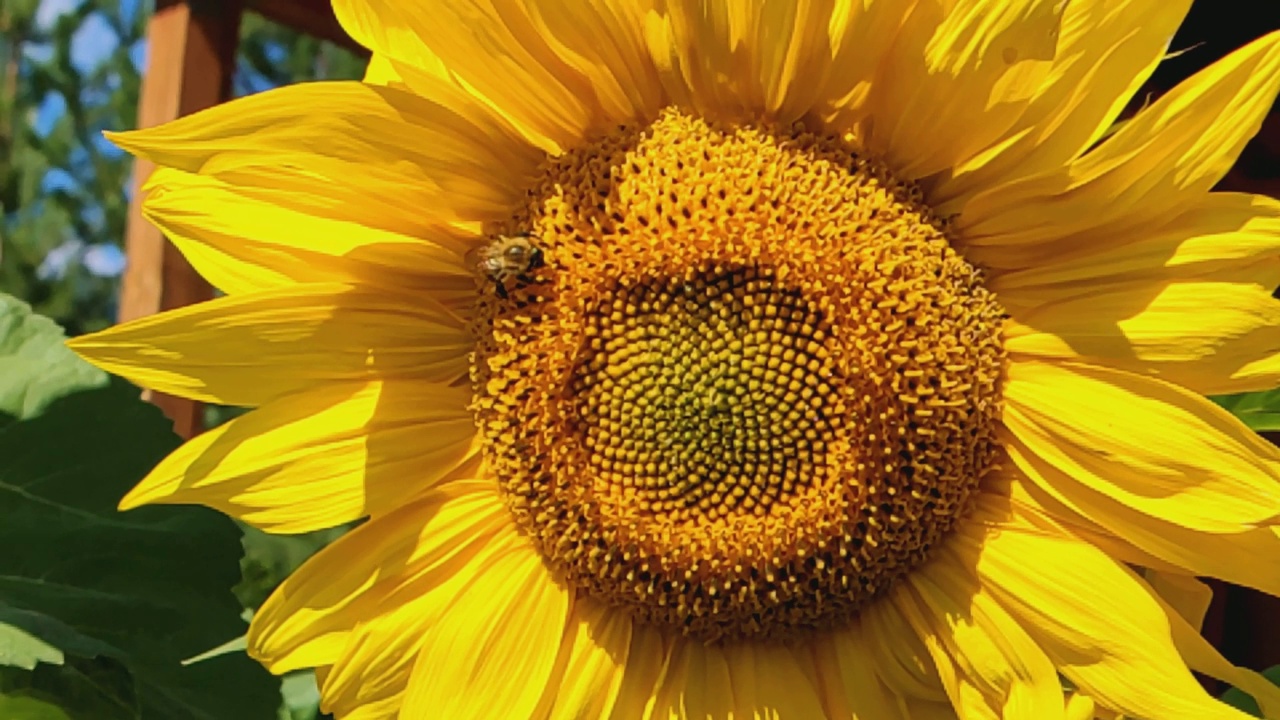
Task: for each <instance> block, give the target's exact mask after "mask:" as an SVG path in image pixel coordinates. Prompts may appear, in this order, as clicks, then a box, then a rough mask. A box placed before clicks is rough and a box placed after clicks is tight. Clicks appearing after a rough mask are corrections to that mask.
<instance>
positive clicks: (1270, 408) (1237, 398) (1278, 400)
mask: <svg viewBox="0 0 1280 720" xmlns="http://www.w3.org/2000/svg"><path fill="white" fill-rule="evenodd" d="M1210 399H1211V400H1213V401H1214V402H1216V403H1218V405H1220V406H1222V407H1223V408H1224V409H1226V410H1227V411H1228V412H1230V413H1231V414H1232V415H1235V416H1236V417H1238V418H1240V420H1241V421H1242V422H1244V424H1245V425H1248V426H1249V427H1250V428H1252V429H1253V430H1254V431H1256V432H1269V431H1270V432H1274V431H1280V389H1278V390H1263V391H1261V392H1253V393H1241V394H1239V395H1220V396H1218V397H1214V398H1210Z"/></svg>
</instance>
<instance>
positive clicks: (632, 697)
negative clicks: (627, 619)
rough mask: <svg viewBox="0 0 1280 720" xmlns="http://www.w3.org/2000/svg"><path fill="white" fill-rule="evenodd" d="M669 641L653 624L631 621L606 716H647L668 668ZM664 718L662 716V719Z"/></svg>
mask: <svg viewBox="0 0 1280 720" xmlns="http://www.w3.org/2000/svg"><path fill="white" fill-rule="evenodd" d="M673 645H674V643H672V642H671V641H670V640H668V639H667V638H666V637H665V636H664V634H663V633H662V632H661V631H659V630H658V629H656V628H652V627H646V626H644V625H639V624H637V625H635V626H633V627H632V631H631V647H630V648H629V649H628V650H627V664H626V667H625V668H623V674H622V685H621V687H619V688H618V699H617V701H616V702H614V704H613V712H612V713H610V714H609V715H608V716H607V717H608V718H609V720H648V718H651V717H653V715H652V713H653V708H654V706H655V697H656V696H657V694H658V690H659V689H660V688H661V687H662V685H663V682H664V681H665V679H666V676H667V674H668V672H669V670H670V669H671V653H672V646H673ZM664 720H665V719H664Z"/></svg>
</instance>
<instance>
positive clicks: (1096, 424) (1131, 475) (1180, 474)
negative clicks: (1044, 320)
mask: <svg viewBox="0 0 1280 720" xmlns="http://www.w3.org/2000/svg"><path fill="white" fill-rule="evenodd" d="M1004 396H1005V413H1004V424H1005V427H1006V428H1008V430H1009V432H1010V433H1012V434H1013V435H1014V436H1015V437H1016V439H1017V441H1018V442H1019V443H1021V444H1024V445H1025V447H1026V448H1027V451H1028V452H1029V453H1033V454H1034V455H1035V456H1036V457H1038V458H1040V459H1042V460H1043V461H1044V462H1045V463H1047V464H1048V465H1051V466H1052V467H1054V468H1056V469H1057V470H1059V471H1060V472H1062V473H1063V474H1065V475H1066V476H1068V477H1070V478H1071V479H1072V480H1074V481H1075V482H1076V483H1078V484H1079V485H1080V486H1081V487H1084V488H1088V489H1090V490H1092V491H1094V492H1097V493H1100V494H1102V495H1104V496H1106V497H1108V498H1111V499H1113V500H1115V501H1117V502H1120V503H1123V504H1125V505H1127V506H1129V507H1132V508H1134V509H1135V510H1138V511H1139V512H1141V513H1143V514H1145V515H1149V516H1152V517H1156V518H1162V519H1164V520H1167V521H1168V522H1170V523H1172V524H1176V525H1180V526H1183V527H1187V528H1191V529H1195V530H1200V531H1203V532H1218V533H1238V532H1241V531H1243V530H1245V529H1247V526H1249V525H1252V524H1256V523H1261V522H1265V521H1267V520H1268V519H1270V518H1273V517H1275V516H1276V515H1277V514H1280V453H1278V452H1277V451H1276V450H1275V449H1274V448H1272V447H1271V446H1270V445H1268V444H1267V443H1266V442H1264V441H1263V440H1262V439H1261V438H1259V437H1258V436H1257V435H1255V434H1254V433H1253V432H1251V431H1250V430H1249V429H1248V428H1246V427H1245V426H1244V425H1243V424H1241V423H1240V421H1238V420H1236V419H1235V418H1234V417H1232V416H1231V415H1230V414H1229V413H1227V412H1226V411H1224V410H1222V409H1221V408H1218V407H1217V406H1216V405H1214V404H1213V403H1211V402H1209V401H1208V400H1205V399H1204V398H1202V397H1200V396H1198V395H1195V394H1194V393H1191V392H1188V391H1186V390H1183V389H1182V388H1179V387H1177V386H1175V385H1170V384H1168V383H1164V382H1161V381H1159V380H1155V379H1151V378H1146V377H1142V376H1139V375H1133V374H1130V373H1126V372H1123V371H1120V370H1113V369H1109V368H1100V367H1091V366H1085V365H1051V364H1048V363H1042V362H1016V363H1013V364H1012V365H1010V367H1009V371H1008V380H1007V382H1006V383H1005V388H1004ZM1118 428H1122V429H1123V432H1118V431H1117V429H1118ZM1012 453H1013V450H1011V454H1012ZM1014 459H1015V461H1017V460H1019V457H1017V456H1016V455H1015V458H1014ZM1019 467H1022V469H1023V470H1024V471H1026V469H1027V468H1026V467H1023V466H1022V465H1019Z"/></svg>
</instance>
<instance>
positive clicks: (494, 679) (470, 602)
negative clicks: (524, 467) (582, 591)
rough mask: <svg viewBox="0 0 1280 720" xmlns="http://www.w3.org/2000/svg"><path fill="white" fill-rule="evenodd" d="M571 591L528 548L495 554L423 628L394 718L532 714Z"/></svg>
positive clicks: (483, 719) (478, 719)
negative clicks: (436, 616)
mask: <svg viewBox="0 0 1280 720" xmlns="http://www.w3.org/2000/svg"><path fill="white" fill-rule="evenodd" d="M572 597H573V596H572V594H571V593H570V592H569V591H568V590H566V589H565V588H564V587H562V586H561V585H560V584H559V583H558V582H557V581H556V579H555V578H554V577H553V576H552V575H551V572H550V571H549V570H548V569H547V568H546V567H545V566H544V564H543V560H542V556H541V555H540V554H538V552H537V551H535V550H534V549H533V547H532V546H530V545H528V543H527V541H526V542H525V543H523V544H522V546H521V547H517V548H513V549H512V550H510V551H508V552H506V553H503V554H498V555H495V556H494V557H493V558H492V559H490V560H489V561H488V562H486V563H485V565H484V567H482V568H477V570H476V575H475V577H474V578H473V579H472V581H471V583H470V584H469V585H468V586H467V587H466V588H465V589H464V590H463V591H462V592H461V593H460V594H459V595H458V597H457V598H456V599H455V600H454V602H453V603H452V604H451V605H450V606H449V607H448V608H447V609H446V610H445V611H444V613H443V615H441V616H440V618H439V620H438V621H437V622H434V623H432V624H430V625H428V626H426V627H425V628H424V629H423V631H422V650H421V651H420V652H419V653H418V659H417V661H416V662H415V663H414V667H413V674H412V676H411V677H410V680H409V688H408V691H407V692H406V693H405V697H404V705H403V706H402V707H401V709H400V716H401V717H410V718H414V717H420V718H428V717H441V718H450V719H453V718H457V720H472V719H474V720H488V719H489V718H492V717H493V710H494V709H495V708H501V709H502V710H501V712H502V714H503V715H506V716H508V717H512V718H525V717H531V716H532V714H533V711H534V710H535V709H536V708H537V706H538V701H539V699H540V698H541V697H542V695H543V692H544V691H545V689H546V687H547V684H548V682H549V681H551V680H552V670H553V668H554V667H555V661H556V657H557V656H558V655H559V652H560V643H561V640H562V638H563V637H564V634H565V623H566V620H567V619H568V617H569V611H570V607H571V605H572Z"/></svg>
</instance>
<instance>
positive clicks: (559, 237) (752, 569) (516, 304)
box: [473, 110, 1004, 640]
mask: <svg viewBox="0 0 1280 720" xmlns="http://www.w3.org/2000/svg"><path fill="white" fill-rule="evenodd" d="M510 231H511V232H513V233H514V232H521V233H527V234H528V235H529V236H530V237H531V238H532V242H533V243H534V244H535V245H537V247H538V248H539V249H540V250H541V251H542V255H543V258H544V259H545V266H544V267H541V268H536V269H532V270H530V272H529V273H528V274H527V275H526V276H525V277H524V279H523V280H513V281H510V282H508V284H507V285H506V286H504V287H503V288H502V292H501V293H498V292H494V293H492V294H488V295H487V296H486V297H485V299H484V300H483V301H482V302H481V308H480V312H479V313H478V317H479V320H478V327H477V334H478V335H479V336H480V342H479V344H478V350H477V357H476V362H475V363H474V368H475V373H474V378H473V380H474V382H475V388H476V400H475V409H476V412H477V416H478V419H479V422H480V425H481V427H482V428H483V431H484V433H485V436H486V437H487V439H488V443H487V445H488V448H489V453H490V457H489V459H490V462H491V464H492V465H493V467H494V469H495V471H496V473H497V476H498V478H499V481H500V483H501V485H502V488H503V490H504V493H505V497H506V499H507V504H508V506H509V508H510V510H511V512H512V513H513V515H514V516H515V518H516V520H517V522H518V524H519V525H520V527H521V528H522V529H523V531H524V532H525V533H527V534H528V535H529V536H530V537H531V538H533V539H534V541H535V544H536V545H537V546H538V547H539V548H540V549H541V551H542V553H543V555H544V557H545V558H546V560H547V561H548V562H549V563H550V564H551V565H552V566H553V567H555V568H557V569H559V570H560V571H561V572H562V573H563V574H564V576H565V577H566V578H567V579H568V581H569V582H570V583H571V584H573V585H575V586H577V587H579V588H581V589H582V590H584V591H586V592H587V593H589V594H591V595H593V596H595V597H597V598H599V599H601V600H603V601H605V602H607V603H610V604H611V605H613V606H617V607H624V608H626V609H627V610H628V611H629V612H630V613H631V614H632V615H633V616H634V617H636V618H638V619H640V620H642V621H647V622H652V623H656V624H660V625H664V626H674V627H677V628H680V629H681V630H683V631H684V632H686V633H688V634H691V635H695V636H698V637H702V638H704V639H708V640H709V639H715V638H721V637H729V638H733V637H752V636H763V637H779V636H788V635H791V634H794V633H795V632H797V631H800V630H803V629H807V628H814V627H823V626H826V625H827V624H829V623H830V622H832V621H834V620H837V619H840V618H843V617H848V616H849V615H850V614H851V613H853V612H854V611H856V610H857V608H858V607H859V606H861V605H862V604H863V603H864V602H866V601H867V600H868V599H870V598H872V597H873V596H875V595H876V594H877V593H878V592H880V591H882V590H884V589H885V588H886V587H888V586H889V584H890V583H892V582H893V580H894V579H896V578H897V577H898V576H900V575H901V574H902V573H904V572H905V571H907V570H909V569H910V568H912V567H914V566H916V565H918V564H919V563H920V562H921V561H922V560H923V559H924V558H925V557H926V555H927V553H928V550H929V548H930V546H932V545H933V544H934V543H936V542H937V541H938V539H939V538H940V537H942V535H943V534H945V533H946V532H947V531H948V530H949V529H950V528H951V527H952V525H953V524H954V522H955V520H956V519H957V518H958V517H959V516H961V515H962V514H963V513H964V512H965V510H966V507H967V500H968V498H969V496H970V495H971V493H973V491H974V490H975V489H976V487H977V485H978V483H979V482H980V481H981V478H982V477H983V476H984V475H985V474H986V473H987V472H988V470H990V469H991V467H992V464H993V461H994V458H995V457H996V447H997V446H996V442H995V428H996V427H997V423H998V418H999V411H1000V376H1001V371H1002V366H1003V351H1002V349H1001V338H1000V327H1001V322H1002V318H1003V315H1004V314H1003V311H1002V309H1001V308H1000V306H999V305H998V304H997V303H996V300H995V298H994V296H993V295H992V294H991V293H990V292H988V291H987V290H986V289H985V288H984V287H983V285H982V283H981V278H980V275H979V274H978V273H977V272H976V271H975V269H974V268H973V267H972V266H970V265H969V264H968V263H966V261H965V260H964V259H963V258H961V257H960V255H959V254H957V253H956V251H955V250H954V249H953V248H952V247H951V244H950V242H949V241H948V238H947V235H946V232H945V227H944V225H943V224H942V223H941V222H939V221H938V220H937V218H935V217H934V216H933V215H932V214H931V213H930V211H929V209H928V208H927V207H925V206H924V205H923V204H922V203H921V201H920V198H919V193H918V192H917V191H916V190H915V189H914V188H912V187H910V186H908V185H905V184H903V183H899V182H897V181H895V180H894V179H893V178H892V177H891V176H890V175H889V174H888V173H887V172H886V171H885V170H884V169H883V168H882V167H880V166H879V165H877V164H876V163H875V162H872V161H870V160H868V159H866V158H863V157H860V156H859V154H858V153H857V152H855V151H854V149H852V148H851V147H850V146H849V145H848V144H847V143H845V142H843V141H842V140H840V139H839V138H833V137H822V136H817V135H814V134H811V133H809V132H807V131H806V130H805V129H804V128H803V127H801V126H796V127H791V128H784V129H778V128H770V127H760V126H756V127H752V126H744V127H732V128H720V127H717V126H715V125H713V124H710V123H708V122H706V121H703V120H700V119H696V118H692V117H689V116H687V115H683V114H681V113H679V112H675V111H670V110H669V111H666V112H664V113H663V114H662V116H661V117H660V118H659V119H658V120H657V121H656V122H654V123H653V124H651V125H649V126H647V127H642V128H636V127H627V128H620V129H618V130H617V131H616V132H614V133H613V134H611V135H610V136H608V137H605V138H603V139H601V140H599V141H597V142H595V143H594V144H592V145H589V146H587V147H586V148H584V149H581V150H578V151H575V152H572V153H569V154H566V155H564V156H561V157H559V158H557V159H554V160H551V161H549V162H548V165H547V166H546V168H545V172H544V175H543V180H542V182H541V183H540V184H539V185H538V186H537V187H536V188H534V190H533V191H531V192H530V195H529V201H528V204H527V207H526V212H525V214H524V215H523V216H522V217H520V218H518V219H517V221H516V222H515V224H514V227H512V228H510Z"/></svg>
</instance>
